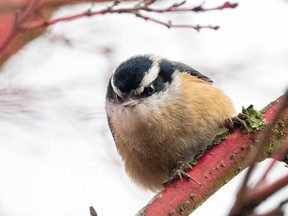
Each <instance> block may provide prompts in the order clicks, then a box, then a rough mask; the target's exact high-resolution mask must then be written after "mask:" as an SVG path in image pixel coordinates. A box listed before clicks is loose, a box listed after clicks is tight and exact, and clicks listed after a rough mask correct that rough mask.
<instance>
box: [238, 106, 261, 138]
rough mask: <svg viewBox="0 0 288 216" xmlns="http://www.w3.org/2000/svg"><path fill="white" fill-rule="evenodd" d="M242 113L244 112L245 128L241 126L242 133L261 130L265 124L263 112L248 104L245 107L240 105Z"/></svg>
mask: <svg viewBox="0 0 288 216" xmlns="http://www.w3.org/2000/svg"><path fill="white" fill-rule="evenodd" d="M242 114H244V116H245V117H246V118H245V120H244V121H245V123H246V124H247V128H243V129H242V132H243V133H249V132H251V131H252V130H253V129H254V130H262V129H263V128H264V126H265V124H266V121H265V119H264V118H263V113H262V112H261V111H259V110H256V109H254V108H253V105H250V106H249V107H247V108H244V107H242Z"/></svg>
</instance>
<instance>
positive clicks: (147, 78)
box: [135, 56, 161, 94]
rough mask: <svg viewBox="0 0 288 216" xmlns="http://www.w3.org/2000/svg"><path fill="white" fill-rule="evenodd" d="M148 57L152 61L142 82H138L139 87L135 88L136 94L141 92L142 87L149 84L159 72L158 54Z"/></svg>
mask: <svg viewBox="0 0 288 216" xmlns="http://www.w3.org/2000/svg"><path fill="white" fill-rule="evenodd" d="M150 59H151V60H152V61H153V64H152V67H151V68H150V70H149V71H147V73H146V74H145V76H144V77H143V79H142V82H141V83H140V84H139V87H138V88H137V89H136V90H135V92H137V93H138V94H141V93H142V92H143V91H144V88H145V87H147V86H149V85H150V83H152V82H153V81H154V80H155V79H156V78H157V77H158V74H159V70H160V65H159V62H160V59H161V58H160V57H158V56H151V57H150Z"/></svg>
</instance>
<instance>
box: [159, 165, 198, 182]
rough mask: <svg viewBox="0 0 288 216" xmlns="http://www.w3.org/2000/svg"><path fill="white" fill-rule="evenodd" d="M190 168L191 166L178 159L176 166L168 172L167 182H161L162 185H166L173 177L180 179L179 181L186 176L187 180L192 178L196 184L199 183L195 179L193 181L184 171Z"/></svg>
mask: <svg viewBox="0 0 288 216" xmlns="http://www.w3.org/2000/svg"><path fill="white" fill-rule="evenodd" d="M190 170H192V166H191V165H190V164H189V163H188V162H185V161H179V162H178V167H177V168H175V169H173V170H172V171H171V172H170V175H169V180H168V181H167V182H165V183H164V184H163V186H164V187H166V186H167V185H168V184H169V183H171V182H172V181H173V180H175V179H181V181H182V180H183V178H186V179H188V180H192V181H194V182H196V183H197V184H199V183H198V182H197V181H195V180H194V179H193V178H192V177H191V176H190V175H189V174H188V173H187V172H186V171H190Z"/></svg>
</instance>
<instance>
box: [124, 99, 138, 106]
mask: <svg viewBox="0 0 288 216" xmlns="http://www.w3.org/2000/svg"><path fill="white" fill-rule="evenodd" d="M138 103H139V101H138V100H134V99H132V98H130V97H128V98H127V99H126V100H125V101H124V102H123V103H122V104H121V105H122V106H123V107H133V106H135V105H137V104H138Z"/></svg>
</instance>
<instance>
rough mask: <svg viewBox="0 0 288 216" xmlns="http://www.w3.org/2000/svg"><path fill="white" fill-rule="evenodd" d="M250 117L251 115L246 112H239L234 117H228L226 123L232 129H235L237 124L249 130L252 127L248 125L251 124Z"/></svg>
mask: <svg viewBox="0 0 288 216" xmlns="http://www.w3.org/2000/svg"><path fill="white" fill-rule="evenodd" d="M248 119H249V116H247V115H245V114H244V113H239V114H238V115H236V116H234V117H232V118H228V119H226V121H225V124H226V126H227V128H228V129H229V130H230V131H234V130H235V127H237V126H240V128H241V129H243V130H246V131H249V130H250V129H249V127H248V126H247V124H249V120H248Z"/></svg>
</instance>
